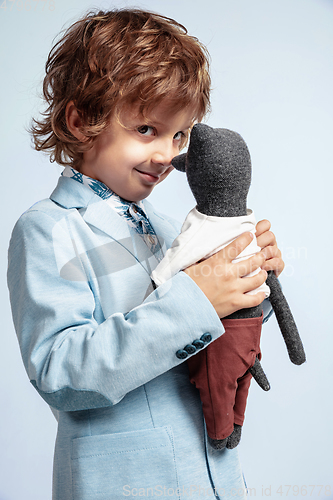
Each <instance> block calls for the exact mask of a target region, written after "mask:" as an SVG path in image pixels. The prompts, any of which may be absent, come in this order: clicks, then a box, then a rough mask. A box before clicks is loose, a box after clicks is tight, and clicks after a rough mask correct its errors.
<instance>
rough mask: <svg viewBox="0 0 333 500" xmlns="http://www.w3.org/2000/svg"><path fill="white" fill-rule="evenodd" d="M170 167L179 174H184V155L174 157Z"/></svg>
mask: <svg viewBox="0 0 333 500" xmlns="http://www.w3.org/2000/svg"><path fill="white" fill-rule="evenodd" d="M171 165H172V166H173V167H175V169H176V170H179V171H180V172H185V165H186V153H183V154H181V155H178V156H175V157H174V158H173V159H172V160H171Z"/></svg>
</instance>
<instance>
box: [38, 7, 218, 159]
mask: <svg viewBox="0 0 333 500" xmlns="http://www.w3.org/2000/svg"><path fill="white" fill-rule="evenodd" d="M45 71H46V76H45V78H44V81H43V97H44V100H45V102H46V104H47V106H48V107H47V109H46V111H45V112H43V113H41V115H42V117H43V118H41V119H40V120H36V119H32V123H31V126H30V129H29V131H30V133H31V134H32V136H33V141H34V146H35V149H36V150H37V151H41V150H43V151H47V152H48V153H50V161H51V162H53V161H56V162H57V163H59V164H62V165H72V166H77V167H78V166H79V165H80V163H81V161H82V158H83V153H84V152H85V151H87V150H88V149H90V148H91V147H92V145H93V143H94V140H95V139H96V138H97V137H98V135H99V134H100V133H101V132H102V131H103V130H105V129H106V128H107V126H108V124H109V121H110V119H111V117H112V116H117V117H118V118H119V116H121V113H122V112H123V111H124V110H125V108H129V107H131V106H133V105H136V106H138V112H139V113H140V114H142V116H147V113H149V111H150V110H151V109H152V108H154V107H156V106H157V105H158V104H160V103H161V102H162V101H165V100H167V102H168V107H169V105H170V110H171V111H175V112H176V111H178V110H180V109H184V108H186V107H188V106H191V108H193V120H194V121H195V120H196V121H201V120H202V119H203V117H204V116H205V114H206V113H207V111H208V110H209V106H210V102H209V96H210V84H211V80H210V76H209V55H208V52H207V50H206V48H205V47H204V46H203V45H202V44H201V43H200V42H199V41H198V40H197V38H195V37H192V36H190V35H188V32H187V30H186V28H185V27H184V26H182V25H181V24H179V23H177V22H176V21H174V20H173V19H170V18H168V17H165V16H161V15H159V14H155V13H152V12H145V11H142V10H138V9H119V10H118V9H117V10H112V11H107V12H103V11H99V12H97V13H96V12H94V11H90V12H88V13H87V14H86V15H85V16H84V17H83V18H82V19H80V20H79V21H77V22H75V23H74V24H73V25H72V26H70V27H69V28H68V29H67V30H66V31H65V32H64V35H63V36H62V38H61V39H60V40H59V41H58V42H57V43H56V44H55V46H54V47H53V48H52V50H51V51H50V53H49V56H48V59H47V62H46V65H45ZM70 101H73V102H74V105H75V107H76V109H77V111H78V114H79V117H80V119H81V123H82V127H81V128H80V131H81V132H82V133H83V134H84V136H85V137H86V141H84V142H81V141H79V140H78V139H77V138H76V137H74V136H73V135H72V134H71V132H70V131H69V130H68V128H67V125H66V105H67V104H68V102H70Z"/></svg>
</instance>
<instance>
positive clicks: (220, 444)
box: [208, 424, 242, 450]
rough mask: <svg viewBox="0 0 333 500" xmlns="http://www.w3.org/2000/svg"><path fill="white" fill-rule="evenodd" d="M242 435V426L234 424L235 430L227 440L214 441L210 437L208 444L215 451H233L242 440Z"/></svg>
mask: <svg viewBox="0 0 333 500" xmlns="http://www.w3.org/2000/svg"><path fill="white" fill-rule="evenodd" d="M241 435H242V426H241V425H237V424H234V430H233V431H232V433H231V434H230V436H228V437H226V438H225V439H212V438H210V437H209V436H208V442H209V444H210V445H211V447H212V448H214V450H224V448H228V450H232V449H234V448H236V446H237V445H238V444H239V442H240V440H241Z"/></svg>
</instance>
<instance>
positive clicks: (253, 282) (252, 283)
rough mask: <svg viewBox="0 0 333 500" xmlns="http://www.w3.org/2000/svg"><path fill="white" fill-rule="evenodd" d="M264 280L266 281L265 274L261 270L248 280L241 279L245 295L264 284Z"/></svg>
mask: <svg viewBox="0 0 333 500" xmlns="http://www.w3.org/2000/svg"><path fill="white" fill-rule="evenodd" d="M266 279H267V272H266V271H264V270H263V269H262V270H261V271H260V273H258V274H256V275H255V276H251V277H250V278H243V279H242V285H243V287H244V288H243V292H244V293H246V292H251V291H252V290H255V289H256V288H258V287H259V286H261V285H262V284H263V283H265V281H266Z"/></svg>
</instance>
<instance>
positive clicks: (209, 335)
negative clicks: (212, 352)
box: [200, 332, 212, 344]
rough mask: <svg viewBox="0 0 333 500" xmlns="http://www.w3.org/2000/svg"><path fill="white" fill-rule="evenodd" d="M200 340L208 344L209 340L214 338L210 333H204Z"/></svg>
mask: <svg viewBox="0 0 333 500" xmlns="http://www.w3.org/2000/svg"><path fill="white" fill-rule="evenodd" d="M200 340H202V341H203V342H204V343H205V344H207V343H208V342H210V341H211V340H212V336H211V334H210V333H208V332H207V333H204V334H203V335H201V337H200Z"/></svg>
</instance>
